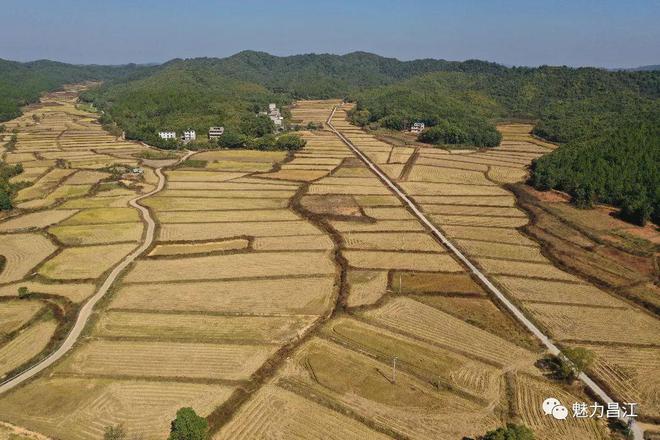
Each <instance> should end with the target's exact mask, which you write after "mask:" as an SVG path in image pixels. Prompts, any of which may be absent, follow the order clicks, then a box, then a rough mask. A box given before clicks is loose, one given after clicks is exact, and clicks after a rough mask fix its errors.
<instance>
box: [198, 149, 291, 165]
mask: <svg viewBox="0 0 660 440" xmlns="http://www.w3.org/2000/svg"><path fill="white" fill-rule="evenodd" d="M285 157H286V152H282V151H256V150H216V151H204V152H202V153H197V154H195V156H193V159H196V160H206V161H208V162H216V161H221V162H225V161H229V162H248V163H250V162H255V163H266V164H271V163H275V162H280V161H282V160H284V158H285Z"/></svg>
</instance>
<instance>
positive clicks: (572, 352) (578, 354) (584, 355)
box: [559, 347, 594, 382]
mask: <svg viewBox="0 0 660 440" xmlns="http://www.w3.org/2000/svg"><path fill="white" fill-rule="evenodd" d="M562 352H563V354H564V357H560V358H559V364H560V368H559V373H560V375H561V378H562V379H565V380H568V381H569V382H572V381H574V380H575V379H576V378H577V377H578V376H579V375H580V373H582V372H583V371H585V370H587V369H588V368H589V367H590V366H591V364H592V363H593V361H594V354H593V352H591V351H590V350H588V349H586V348H582V347H575V348H571V347H568V348H565V349H563V350H562Z"/></svg>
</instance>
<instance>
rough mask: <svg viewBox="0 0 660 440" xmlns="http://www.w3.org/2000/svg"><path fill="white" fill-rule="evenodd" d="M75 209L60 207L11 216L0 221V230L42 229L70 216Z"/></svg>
mask: <svg viewBox="0 0 660 440" xmlns="http://www.w3.org/2000/svg"><path fill="white" fill-rule="evenodd" d="M76 212H78V211H76V210H71V209H60V210H49V211H42V212H33V213H30V214H24V215H20V216H17V217H11V218H9V219H7V220H5V221H3V222H2V223H0V232H15V231H20V230H23V229H33V228H34V229H42V228H45V227H47V226H50V225H53V224H55V223H59V222H61V221H62V220H64V219H66V218H68V217H71V216H72V215H73V214H75V213H76Z"/></svg>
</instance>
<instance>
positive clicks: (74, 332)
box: [0, 152, 193, 394]
mask: <svg viewBox="0 0 660 440" xmlns="http://www.w3.org/2000/svg"><path fill="white" fill-rule="evenodd" d="M191 154H193V152H188V153H187V154H186V155H185V156H183V157H182V158H181V159H179V162H181V161H183V160H185V159H187V158H188V157H190V155H191ZM154 171H155V173H156V175H157V176H158V184H157V185H156V188H155V189H154V190H153V191H150V192H148V193H146V194H142V195H140V196H138V197H136V198H134V199H131V200H130V201H129V202H128V203H129V204H130V205H131V206H132V207H134V208H136V209H138V210H139V211H140V213H141V214H142V219H143V220H144V222H145V223H146V225H147V231H146V233H145V235H144V240H143V241H142V244H140V246H139V247H137V248H136V249H135V250H134V251H133V252H131V253H130V254H128V255H127V256H126V257H124V258H123V259H122V260H121V261H120V262H119V263H117V265H116V266H115V267H114V268H113V269H112V272H110V273H109V274H108V276H107V277H106V278H105V280H104V281H103V284H101V287H99V289H98V290H97V291H96V293H95V294H94V295H93V296H92V297H91V298H89V299H88V300H87V302H86V303H85V304H84V305H83V306H82V308H81V309H80V311H79V312H78V316H77V317H76V322H75V324H74V325H73V327H72V328H71V331H70V332H69V334H68V335H67V336H66V338H65V339H64V342H62V345H60V346H59V347H58V349H57V350H55V351H54V352H52V353H51V354H49V355H48V356H47V357H46V358H44V359H43V360H42V361H40V362H39V363H37V364H34V365H33V366H31V367H30V368H28V369H26V370H24V371H22V372H21V373H19V374H17V375H16V376H14V377H12V378H10V379H7V380H5V381H4V382H2V383H1V384H0V394H2V393H5V392H7V391H9V390H11V389H12V388H15V387H16V386H18V385H20V384H21V383H23V382H25V381H26V380H28V379H30V378H32V377H34V376H35V375H37V374H39V373H40V372H42V371H43V370H45V369H46V368H48V367H50V366H51V365H53V364H54V363H55V362H57V361H58V360H60V359H61V358H62V356H64V355H65V354H66V353H67V352H68V351H69V350H71V348H72V347H73V346H74V345H75V344H76V342H77V341H78V339H79V338H80V335H81V334H82V331H83V330H84V329H85V326H86V325H87V322H88V321H89V318H90V317H91V316H92V312H93V311H94V306H95V305H96V304H97V303H98V302H99V301H100V300H101V298H103V296H105V294H106V293H108V290H110V287H112V285H113V283H114V282H115V281H116V280H117V277H118V276H119V275H120V274H121V273H122V271H123V270H124V269H126V268H127V267H128V265H129V264H131V263H132V262H133V261H135V259H136V258H137V257H139V256H140V255H141V254H142V253H143V252H144V251H146V250H147V249H148V248H149V246H151V244H152V243H153V241H154V235H155V232H156V222H155V221H154V219H153V218H152V217H151V214H150V213H149V210H148V209H147V208H145V207H144V206H142V205H140V204H139V203H138V202H139V201H140V200H142V199H144V198H147V197H150V196H152V195H154V194H156V193H158V192H160V191H162V190H163V188H164V187H165V181H166V179H165V176H164V175H163V172H162V168H156V169H155V170H154ZM90 264H93V262H90Z"/></svg>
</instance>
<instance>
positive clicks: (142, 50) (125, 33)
mask: <svg viewBox="0 0 660 440" xmlns="http://www.w3.org/2000/svg"><path fill="white" fill-rule="evenodd" d="M245 49H251V50H260V51H265V52H268V53H271V54H274V55H292V54H300V53H310V52H315V53H335V54H345V53H349V52H352V51H356V50H362V51H367V52H373V53H377V54H379V55H383V56H388V57H395V58H399V59H401V60H410V59H416V58H442V59H447V60H466V59H475V58H476V59H483V60H488V61H495V62H499V63H502V64H506V65H525V66H537V65H541V64H548V65H569V66H597V67H635V66H640V65H648V64H660V0H544V1H537V0H472V1H470V0H464V1H443V0H435V1H433V0H408V1H401V0H353V1H349V0H325V1H318V0H298V1H296V0H271V1H254V0H240V1H220V0H186V1H183V0H135V1H130V0H101V1H99V0H0V58H4V59H10V60H16V61H29V60H35V59H51V60H57V61H63V62H69V63H77V64H91V63H95V64H125V63H129V62H134V63H150V62H164V61H167V60H170V59H172V58H192V57H201V56H208V57H225V56H229V55H232V54H234V53H236V52H239V51H241V50H245Z"/></svg>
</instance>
